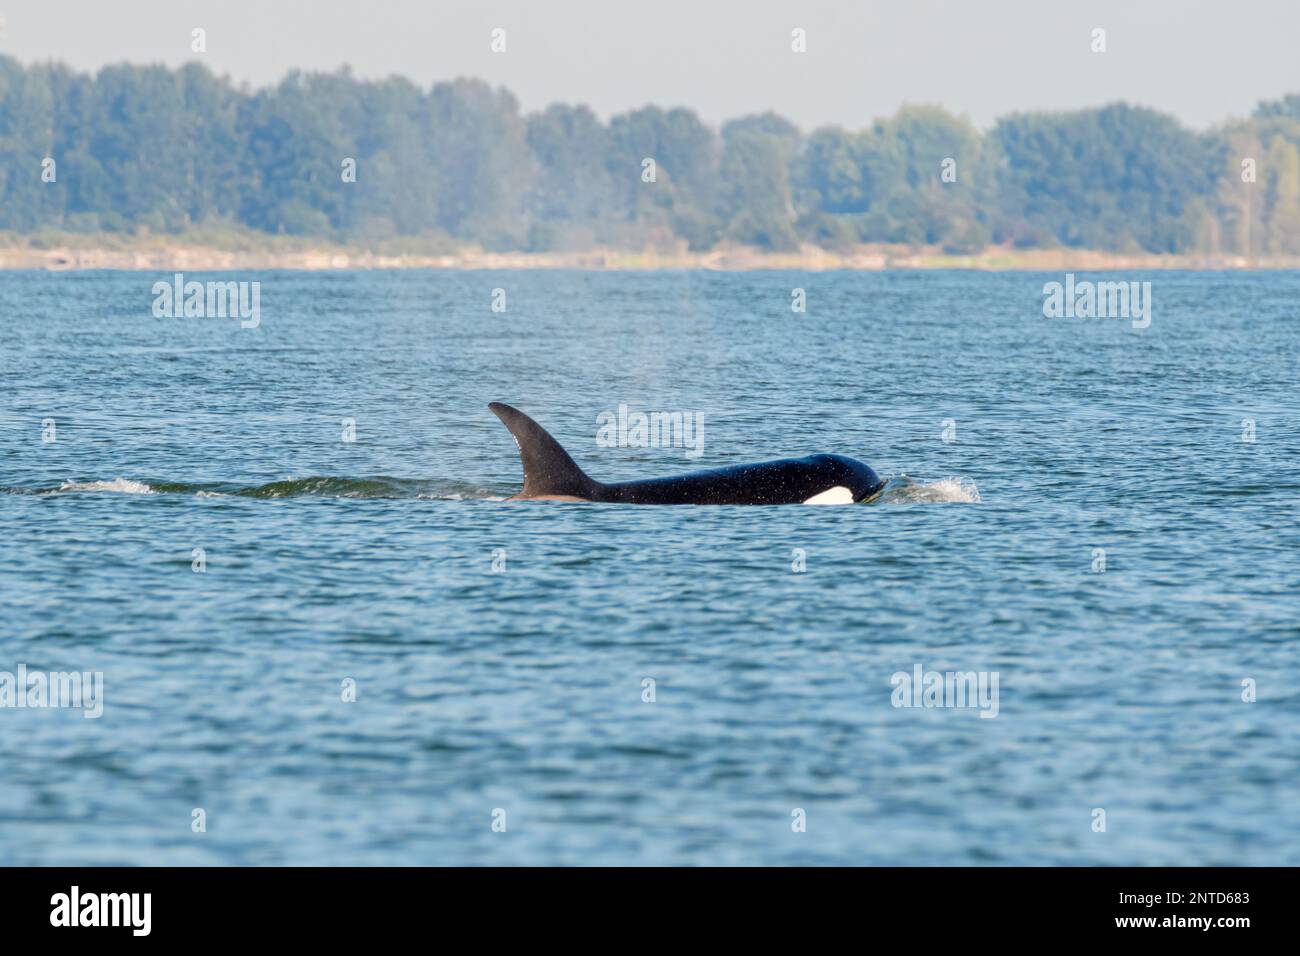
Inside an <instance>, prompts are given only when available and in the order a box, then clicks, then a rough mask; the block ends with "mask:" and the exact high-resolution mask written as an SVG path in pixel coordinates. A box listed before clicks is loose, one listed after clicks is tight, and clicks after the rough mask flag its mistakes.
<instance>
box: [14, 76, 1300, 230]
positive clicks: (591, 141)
mask: <svg viewBox="0 0 1300 956" xmlns="http://www.w3.org/2000/svg"><path fill="white" fill-rule="evenodd" d="M648 161H649V162H648ZM349 163H351V164H352V172H353V175H352V178H351V179H350V178H349V172H348V164H349ZM203 225H225V226H235V227H241V228H246V229H252V230H257V231H260V232H265V233H270V234H289V235H299V236H309V237H321V238H328V239H330V240H340V241H342V240H347V241H367V240H378V239H388V238H392V237H399V236H424V237H437V238H444V239H446V240H448V241H452V242H456V243H463V244H475V245H480V246H482V247H484V248H487V249H492V250H527V251H555V250H563V251H570V250H582V249H590V248H595V247H602V246H603V247H613V248H628V249H640V248H645V247H674V246H675V247H681V246H683V245H685V246H686V247H688V248H690V249H695V250H706V249H710V248H714V247H716V246H718V245H720V244H742V245H746V246H752V247H756V248H759V249H764V250H773V251H786V250H793V249H796V248H798V247H799V246H801V245H803V244H812V245H817V246H820V247H823V248H827V249H837V250H838V249H848V248H852V247H854V246H857V245H861V244H866V243H900V244H909V245H925V246H932V247H937V248H941V249H944V250H946V251H949V252H957V253H961V252H975V251H978V250H980V249H982V248H983V247H985V246H987V245H990V244H999V245H1002V244H1005V245H1011V246H1015V247H1019V248H1048V247H1072V248H1081V249H1084V248H1086V249H1098V250H1110V251H1118V252H1137V251H1146V252H1152V253H1193V252H1207V253H1233V254H1254V255H1262V254H1293V253H1300V95H1291V96H1287V97H1284V98H1282V99H1280V100H1277V101H1273V102H1266V103H1261V104H1260V105H1259V106H1258V108H1257V109H1256V110H1255V112H1254V114H1253V115H1252V116H1250V117H1249V118H1245V119H1241V120H1239V121H1234V122H1231V123H1227V124H1224V125H1223V126H1220V127H1217V128H1215V129H1213V130H1210V131H1208V132H1204V133H1200V132H1195V131H1192V130H1189V129H1187V128H1185V127H1184V126H1182V125H1181V124H1180V123H1179V122H1178V121H1177V120H1176V119H1174V118H1173V117H1170V116H1167V115H1164V114H1162V113H1159V112H1157V111H1154V110H1151V109H1147V108H1143V107H1136V106H1130V105H1126V104H1122V103H1121V104H1112V105H1108V106H1104V107H1101V108H1097V109H1086V110H1077V111H1072V112H1054V113H1047V112H1040V113H1019V114H1015V115H1012V116H1007V117H1004V118H1002V119H1000V120H999V121H998V122H997V123H996V124H994V126H993V127H992V128H991V129H989V130H987V131H981V130H979V129H977V128H976V127H974V126H973V125H972V124H971V123H970V122H968V121H967V120H965V119H964V118H961V117H957V116H954V115H952V114H950V113H948V112H946V111H945V110H943V109H941V108H939V107H933V106H905V107H903V108H902V109H900V110H899V112H898V113H897V114H896V115H894V116H893V117H890V118H888V119H881V120H877V121H876V122H875V123H873V124H872V125H871V126H870V127H868V128H866V129H861V130H856V131H853V130H846V129H842V128H839V127H823V128H820V129H816V130H812V131H811V132H809V133H807V134H805V133H803V132H801V131H800V130H799V129H798V128H797V127H796V126H795V125H794V124H792V123H790V122H789V121H787V120H785V119H783V118H782V117H780V116H777V115H775V114H772V113H765V114H762V115H754V116H746V117H742V118H739V119H735V120H732V121H730V122H727V123H725V124H723V125H722V127H721V128H720V129H714V128H712V127H710V126H709V125H707V124H705V123H704V122H702V121H701V120H700V118H699V117H698V116H697V115H696V114H695V113H693V112H692V111H690V110H688V109H682V108H675V109H662V108H660V107H657V106H647V107H644V108H642V109H637V110H632V111H630V112H626V113H621V114H618V115H616V116H613V117H611V118H610V120H609V121H608V122H603V121H602V120H601V119H600V118H599V117H597V116H596V115H595V113H593V112H592V111H591V110H590V109H589V108H587V107H586V106H582V105H563V104H556V105H552V106H550V107H548V108H547V109H545V110H542V111H540V112H536V113H531V114H524V113H522V112H521V110H520V107H519V103H518V101H517V100H516V99H515V97H514V96H513V95H512V94H511V93H509V92H508V91H506V90H504V89H493V88H492V87H490V86H489V85H487V84H486V83H483V82H482V81H479V80H472V79H458V80H454V81H451V82H445V83H437V84H435V85H434V86H432V88H430V89H422V88H420V87H418V86H415V85H414V84H412V83H410V82H409V81H407V80H405V79H402V78H399V77H393V78H389V79H384V80H362V79H358V78H356V77H354V76H353V75H352V74H351V73H350V71H348V70H346V69H344V70H340V71H338V72H335V73H299V72H294V73H290V74H289V75H288V76H287V77H286V78H285V79H284V80H283V81H281V82H280V83H279V84H278V85H276V86H274V87H269V88H265V89H257V90H250V89H248V88H246V87H241V86H236V85H235V84H233V83H232V82H231V81H230V80H229V79H226V78H219V77H217V76H215V75H214V74H213V73H211V72H210V71H209V70H208V69H206V68H205V67H203V66H201V65H198V64H189V65H186V66H183V67H181V68H179V69H175V70H172V69H168V68H165V67H162V66H132V65H116V66H108V67H105V68H103V69H102V70H100V71H99V72H98V73H97V74H95V75H93V76H91V75H88V74H84V73H78V72H75V71H73V70H71V69H69V68H67V67H65V66H62V65H59V64H34V65H28V66H24V65H22V64H20V63H19V62H18V61H16V60H14V59H12V58H10V57H0V229H3V230H8V231H11V232H16V233H22V234H32V233H38V232H41V231H43V230H51V229H53V230H63V231H68V232H122V233H138V232H142V231H147V232H152V233H176V232H182V231H185V230H187V229H191V228H193V227H196V226H203Z"/></svg>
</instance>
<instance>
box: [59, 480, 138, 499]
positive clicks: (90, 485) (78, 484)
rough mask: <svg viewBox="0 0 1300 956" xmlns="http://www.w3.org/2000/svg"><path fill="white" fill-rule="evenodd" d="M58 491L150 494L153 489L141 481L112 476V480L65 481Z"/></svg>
mask: <svg viewBox="0 0 1300 956" xmlns="http://www.w3.org/2000/svg"><path fill="white" fill-rule="evenodd" d="M59 491H64V492H67V491H115V492H118V493H120V494H126V495H152V494H154V489H153V488H151V487H149V486H148V485H146V484H145V483H144V482H142V481H132V480H131V479H130V478H114V479H113V480H112V481H65V482H64V483H63V484H61V485H59Z"/></svg>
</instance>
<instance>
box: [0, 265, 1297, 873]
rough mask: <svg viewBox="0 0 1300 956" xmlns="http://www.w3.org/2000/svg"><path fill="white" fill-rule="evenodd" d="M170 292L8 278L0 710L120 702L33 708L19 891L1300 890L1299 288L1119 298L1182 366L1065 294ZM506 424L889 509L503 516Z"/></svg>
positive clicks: (516, 469) (374, 282) (853, 278)
mask: <svg viewBox="0 0 1300 956" xmlns="http://www.w3.org/2000/svg"><path fill="white" fill-rule="evenodd" d="M169 278H170V276H169V275H165V274H164V275H156V274H153V273H96V272H85V273H22V272H10V273H0V306H3V315H4V344H3V350H2V351H0V492H3V493H0V536H2V541H3V543H2V544H0V672H11V673H14V674H16V673H17V670H18V668H19V667H20V666H24V667H26V668H27V669H28V671H41V672H50V671H65V672H71V671H77V672H90V673H95V672H98V673H101V674H102V697H101V703H102V714H101V715H100V716H99V717H97V718H88V717H86V716H85V714H84V712H83V710H78V709H75V708H32V707H24V708H17V707H4V708H0V862H3V863H7V864H145V863H159V864H181V865H188V864H327V865H348V864H359V865H368V864H652V865H660V864H710V863H717V864H742V865H749V864H821V863H836V864H1264V863H1287V864H1297V863H1300V794H1298V793H1297V787H1298V786H1300V784H1298V780H1300V773H1298V771H1300V692H1298V691H1297V680H1298V679H1300V595H1298V590H1297V589H1298V586H1300V548H1298V545H1300V540H1298V536H1297V524H1298V522H1297V519H1298V518H1300V411H1298V408H1297V406H1298V404H1300V402H1298V399H1300V389H1298V387H1297V386H1298V369H1297V364H1296V363H1297V358H1298V357H1300V315H1298V313H1300V276H1298V275H1297V274H1295V273H1285V272H1271V273H1239V274H1233V273H1189V272H1168V273H1165V272H1160V273H1151V274H1124V275H1114V276H1089V277H1087V278H1093V279H1097V278H1111V279H1124V280H1130V279H1136V280H1147V281H1150V282H1151V283H1152V286H1151V290H1152V313H1151V317H1152V321H1151V325H1150V327H1149V328H1146V329H1135V328H1133V327H1132V325H1131V323H1130V322H1129V321H1128V320H1125V319H1065V318H1059V319H1047V318H1044V316H1043V284H1044V282H1047V281H1053V280H1057V281H1059V280H1063V276H1061V275H1043V274H1036V273H1001V274H980V273H967V272H903V273H877V274H870V273H863V274H855V273H822V274H807V273H793V272H791V273H782V272H755V273H731V274H722V273H707V272H660V273H647V274H627V273H623V274H619V273H582V272H455V271H448V272H439V271H411V272H401V273H370V272H338V273H317V274H310V273H291V272H265V273H260V274H240V275H234V276H224V275H223V276H216V275H205V274H196V275H190V276H188V278H191V279H194V278H197V279H200V280H206V279H213V278H217V279H234V280H242V281H253V280H256V281H259V282H260V283H261V299H260V324H259V325H258V326H257V327H256V328H251V329H245V328H241V327H240V324H239V322H238V321H237V320H235V319H228V318H219V317H210V318H189V319H184V318H155V317H154V316H153V314H152V312H151V306H152V304H153V300H154V296H153V293H152V285H153V283H154V282H155V281H158V280H163V281H167V280H169ZM1080 278H1084V277H1083V276H1080ZM794 288H803V289H805V290H806V295H807V311H806V312H804V313H796V312H793V311H792V309H791V290H792V289H794ZM494 289H501V290H504V295H505V311H503V312H494V311H493V310H492V307H491V306H492V302H493V296H494V292H493V290H494ZM499 301H500V299H499V298H498V302H499ZM489 401H504V402H508V403H511V404H514V405H517V406H519V407H520V408H522V409H523V410H524V411H526V412H528V413H529V414H531V415H533V416H534V417H535V418H536V419H538V420H539V421H540V422H541V423H542V424H543V425H544V426H546V427H547V428H548V429H549V430H550V431H551V432H552V433H553V434H554V435H555V436H556V437H557V438H558V439H559V440H560V441H561V442H562V443H563V444H564V445H565V446H566V447H567V448H568V449H569V451H570V452H571V453H572V454H573V456H574V457H575V459H576V460H577V461H578V462H579V463H580V464H581V465H583V466H584V467H585V468H586V469H587V470H588V471H589V472H590V473H591V474H592V475H593V476H594V477H596V478H604V479H611V480H612V479H626V478H637V477H651V476H657V475H663V474H671V473H673V472H679V471H687V470H692V469H695V468H700V467H708V466H714V465H722V464H731V463H737V462H744V461H752V460H762V459H764V458H772V457H781V456H787V455H790V456H793V455H803V454H808V453H812V452H836V453H840V454H846V455H851V456H854V457H857V458H860V459H862V460H864V461H866V462H868V463H870V464H871V465H872V466H873V467H874V468H875V469H876V470H877V471H878V472H879V473H880V474H881V475H882V476H885V477H887V478H888V479H889V485H888V488H887V490H886V492H885V494H884V495H883V496H882V498H881V499H880V500H878V501H876V502H874V503H870V504H865V505H855V506H843V507H803V506H793V507H775V508H773V507H749V508H745V507H712V508H710V507H669V508H655V507H639V508H638V507H636V506H611V505H585V504H562V503H551V502H524V503H517V502H509V503H507V502H505V501H503V499H504V498H506V497H508V496H509V495H511V494H513V493H514V492H515V491H517V490H518V487H519V484H520V475H521V470H520V465H519V460H518V456H517V453H516V450H515V446H514V443H513V441H512V440H511V438H510V436H509V434H508V433H507V432H506V430H505V429H504V428H503V427H502V426H501V425H500V423H499V422H498V421H497V419H496V418H495V417H494V416H493V415H492V414H491V413H490V412H489V411H488V409H487V407H486V406H487V403H488V402H489ZM620 404H626V405H627V406H628V407H629V409H631V410H633V411H635V410H641V411H647V412H649V411H682V412H689V413H692V414H695V415H699V416H702V420H703V422H704V433H703V435H704V440H703V444H702V449H701V452H702V453H701V454H699V455H698V456H697V457H691V456H689V455H688V454H687V450H686V449H683V448H680V447H662V448H640V447H605V446H603V445H601V444H599V443H598V442H597V424H596V422H597V416H599V415H600V414H601V413H602V412H606V411H610V412H617V409H618V406H619V405H620ZM344 419H350V420H353V421H354V423H355V440H354V441H344V440H343V432H344ZM48 420H52V422H53V430H52V431H51V429H50V422H49V421H48ZM1252 422H1253V427H1254V432H1253V435H1252V434H1251V432H1250V427H1251V425H1250V423H1252ZM45 438H52V439H53V440H52V441H51V440H43V439H45ZM1250 438H1253V439H1254V440H1253V441H1251V440H1245V439H1250ZM196 549H201V551H199V552H197V553H198V554H201V557H202V565H201V566H202V567H203V570H201V571H200V570H195V567H196V564H198V563H199V558H198V557H196ZM1103 552H1104V554H1103ZM494 563H495V569H494ZM800 564H802V568H803V570H796V567H799V566H800ZM918 667H919V668H920V669H921V671H922V673H924V672H928V671H937V672H941V673H942V672H947V671H959V672H974V673H976V674H977V675H982V678H983V679H985V680H986V681H989V682H991V681H992V675H993V674H994V673H996V675H997V681H998V683H997V696H996V707H995V708H994V707H992V706H985V707H924V706H922V707H897V706H894V704H895V703H896V702H897V701H896V695H895V690H896V686H895V685H896V683H897V682H896V680H895V677H894V675H896V674H899V673H902V674H908V675H911V674H913V673H915V669H916V668H918ZM2 676H3V675H2V674H0V678H2ZM651 681H652V682H653V683H652V684H651V683H648V682H651ZM987 686H988V687H990V688H991V683H990V684H989V685H987ZM349 688H355V692H354V695H355V699H345V697H348V698H350V697H352V696H353V694H352V693H351V692H350V691H349ZM651 691H653V700H648V699H647V698H648V697H650V696H651ZM1243 698H1253V699H1251V700H1247V699H1243ZM992 702H993V699H992V698H990V699H989V701H988V703H990V704H991V703H992ZM994 711H996V716H992V714H993V713H994ZM981 713H984V714H989V715H990V716H988V717H984V716H981ZM196 811H202V812H201V814H196ZM1099 811H1103V812H1104V817H1103V816H1102V815H1101V813H1099ZM197 819H201V820H202V822H203V824H204V827H203V829H201V831H200V832H196V829H195V828H196V825H197V824H196V822H195V821H196V820H197ZM1103 822H1104V829H1102V828H1101V826H1102V823H1103ZM494 824H495V827H494ZM503 824H504V829H502V825H503Z"/></svg>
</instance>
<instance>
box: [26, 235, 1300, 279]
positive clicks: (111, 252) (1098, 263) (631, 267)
mask: <svg viewBox="0 0 1300 956" xmlns="http://www.w3.org/2000/svg"><path fill="white" fill-rule="evenodd" d="M0 269H3V270H20V269H37V270H47V271H51V272H61V271H88V270H96V269H104V270H119V271H140V272H153V271H177V272H186V271H198V272H222V271H230V270H248V269H257V270H262V269H275V270H290V271H324V270H346V269H503V270H508V269H576V270H590V271H653V270H659V269H704V270H712V271H719V272H744V271H752V270H790V271H802V272H826V271H833V270H850V271H863V272H875V271H883V270H894V269H899V270H902V269H973V270H981V271H988V272H1001V271H1007V272H1010V271H1027V272H1035V271H1042V272H1068V271H1073V272H1087V271H1128V270H1159V269H1187V270H1192V269H1200V270H1268V269H1300V256H1287V255H1275V256H1240V255H1222V254H1219V255H1208V254H1169V253H1167V254H1152V253H1147V252H1131V253H1118V252H1109V251H1105V250H1097V249H1066V248H1058V249H1016V248H1012V247H998V246H989V247H986V248H984V249H982V250H980V251H978V252H973V253H968V254H961V255H957V254H952V253H950V252H945V251H944V250H943V249H942V248H938V247H926V246H904V245H887V244H872V245H863V246H861V247H858V248H855V249H847V250H828V249H822V248H820V247H817V246H812V245H804V246H802V247H800V248H799V249H797V250H792V251H788V252H774V251H771V250H765V249H759V248H755V247H752V246H741V245H732V246H720V247H717V248H714V249H710V250H707V251H698V250H691V249H688V248H687V247H686V244H685V243H679V244H677V246H676V247H672V248H655V247H650V248H646V249H643V250H640V251H630V250H627V249H615V248H593V249H586V250H569V251H556V252H498V251H489V250H485V249H483V248H481V247H478V246H462V247H454V248H447V247H444V246H443V244H441V243H431V244H423V243H419V242H396V243H387V242H381V243H376V244H346V243H330V242H323V241H321V240H319V239H315V238H308V237H296V236H295V237H289V236H267V235H251V236H244V237H241V238H239V239H237V240H235V241H231V240H230V239H229V238H227V239H226V241H213V240H212V239H211V237H203V236H193V237H187V236H170V235H167V236H125V235H122V234H107V235H94V234H63V235H43V236H40V237H22V236H16V235H12V234H10V235H7V236H6V235H4V234H2V233H0Z"/></svg>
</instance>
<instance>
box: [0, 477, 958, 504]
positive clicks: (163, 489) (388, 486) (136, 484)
mask: <svg viewBox="0 0 1300 956" xmlns="http://www.w3.org/2000/svg"><path fill="white" fill-rule="evenodd" d="M8 491H9V492H10V493H11V494H36V495H48V494H68V493H72V492H110V493H116V494H127V495H157V494H178V495H197V496H198V497H200V498H219V497H227V496H233V497H237V498H299V497H310V496H315V497H323V498H427V499H434V500H440V501H464V500H483V501H501V500H503V499H504V498H505V497H506V496H507V495H508V494H509V492H504V493H503V492H500V491H495V492H494V491H492V490H489V489H487V488H482V487H480V486H478V485H474V484H471V483H469V482H464V481H417V480H413V479H408V478H389V477H387V476H384V475H379V476H376V477H372V478H331V477H314V478H285V479H284V480H282V481H272V482H270V483H268V484H264V485H253V486H251V487H242V486H240V485H234V484H217V483H210V484H185V483H177V482H165V481H154V482H143V481H133V480H131V479H130V478H115V479H113V480H112V481H65V482H63V484H61V485H59V487H58V488H10V489H8ZM979 502H980V492H979V488H977V487H976V485H975V482H974V481H972V480H971V479H969V478H941V479H939V480H937V481H917V480H916V479H914V478H909V477H908V476H907V475H898V476H897V477H894V478H890V479H888V480H887V481H886V482H885V487H884V490H883V491H881V493H880V494H879V495H878V496H876V498H875V499H873V500H872V502H871V504H873V505H875V504H889V505H900V504H950V503H955V504H979Z"/></svg>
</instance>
